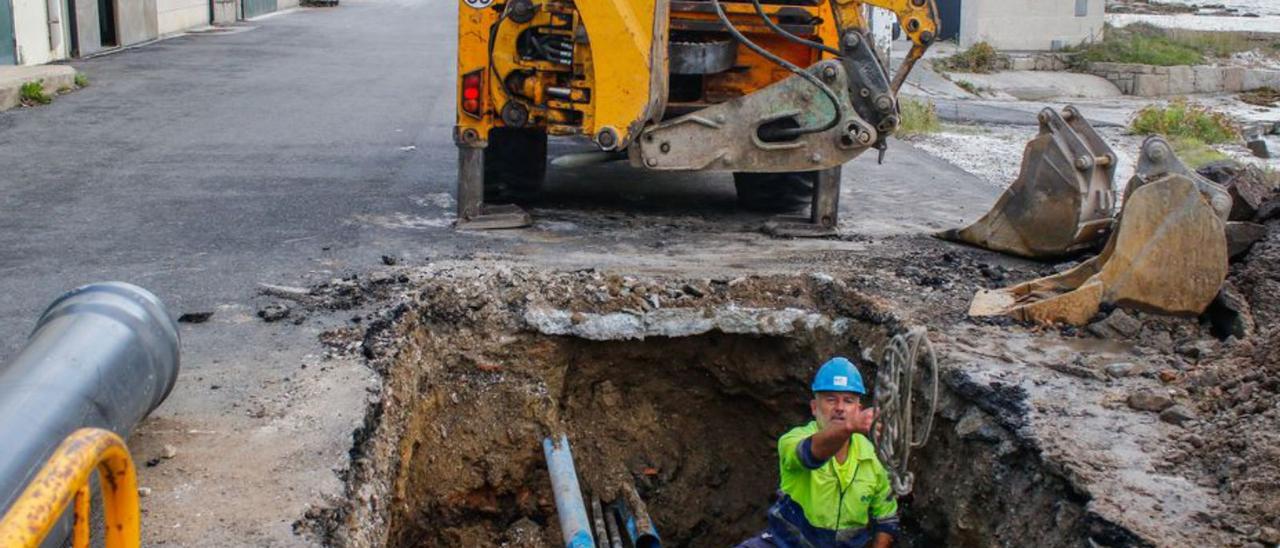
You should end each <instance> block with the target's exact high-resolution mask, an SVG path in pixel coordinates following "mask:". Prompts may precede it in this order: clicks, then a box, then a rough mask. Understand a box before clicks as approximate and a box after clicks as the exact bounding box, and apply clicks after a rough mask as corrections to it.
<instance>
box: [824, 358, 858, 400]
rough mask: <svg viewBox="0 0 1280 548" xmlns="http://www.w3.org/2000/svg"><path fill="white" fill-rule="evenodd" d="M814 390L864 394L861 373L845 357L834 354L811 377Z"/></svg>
mask: <svg viewBox="0 0 1280 548" xmlns="http://www.w3.org/2000/svg"><path fill="white" fill-rule="evenodd" d="M812 388H813V391H814V392H853V393H855V394H866V393H867V389H866V388H865V387H863V386H862V373H859V372H858V367H857V366H855V365H853V362H851V361H849V360H848V359H847V358H844V357H840V356H836V357H834V358H831V359H830V360H827V363H824V364H822V367H821V368H819V369H818V374H817V375H815V376H814V377H813V387H812Z"/></svg>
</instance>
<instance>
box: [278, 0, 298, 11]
mask: <svg viewBox="0 0 1280 548" xmlns="http://www.w3.org/2000/svg"><path fill="white" fill-rule="evenodd" d="M298 2H299V0H276V11H280V10H287V9H289V8H296V7H298Z"/></svg>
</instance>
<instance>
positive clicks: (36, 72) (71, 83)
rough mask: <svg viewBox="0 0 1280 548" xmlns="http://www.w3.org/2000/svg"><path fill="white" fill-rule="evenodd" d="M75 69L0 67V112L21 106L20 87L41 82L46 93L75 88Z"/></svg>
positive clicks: (66, 66)
mask: <svg viewBox="0 0 1280 548" xmlns="http://www.w3.org/2000/svg"><path fill="white" fill-rule="evenodd" d="M76 74H77V72H76V69H75V68H73V67H71V66H70V65H37V66H16V67H0V112H3V111H6V110H9V109H11V108H13V107H16V106H18V105H20V104H22V85H23V84H25V83H27V82H35V81H42V82H44V90H45V92H46V93H49V94H51V95H56V94H57V92H58V90H59V89H62V88H73V89H74V88H75V87H76Z"/></svg>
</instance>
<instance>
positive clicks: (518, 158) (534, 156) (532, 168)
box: [484, 127, 547, 203]
mask: <svg viewBox="0 0 1280 548" xmlns="http://www.w3.org/2000/svg"><path fill="white" fill-rule="evenodd" d="M546 179H547V134H546V133H544V132H542V131H539V130H536V129H524V128H511V127H498V128H493V129H492V130H490V131H489V145H488V146H487V147H485V149H484V201H485V202H490V203H502V202H520V201H524V200H528V199H529V198H532V197H534V196H535V195H536V194H537V193H538V191H539V190H541V189H542V183H543V181H546Z"/></svg>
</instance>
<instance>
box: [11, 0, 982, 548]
mask: <svg viewBox="0 0 1280 548" xmlns="http://www.w3.org/2000/svg"><path fill="white" fill-rule="evenodd" d="M456 5H457V4H456V3H455V2H448V1H445V0H394V1H371V0H344V1H343V3H342V5H341V6H339V7H337V8H332V9H303V10H298V11H295V12H291V13H284V14H279V15H275V16H270V17H268V18H264V19H261V20H258V21H254V22H248V23H244V24H242V25H239V26H237V27H232V28H231V29H230V30H229V31H226V32H209V33H200V34H191V35H186V36H182V37H177V38H173V39H168V40H164V41H161V42H158V43H155V44H151V45H147V46H144V47H139V48H136V49H132V50H129V51H124V52H121V53H117V54H113V55H108V56H103V57H99V58H94V59H89V60H84V61H78V62H76V63H74V64H75V66H76V68H78V69H80V70H81V71H82V72H84V73H85V74H86V75H88V77H89V79H90V82H91V85H90V86H89V87H88V88H86V89H83V90H80V91H77V92H74V93H72V94H69V95H66V96H62V97H59V98H58V99H57V100H56V101H55V102H54V103H53V104H52V105H49V106H45V107H38V108H29V109H15V110H12V111H8V112H4V113H0V318H3V319H2V320H0V357H3V356H10V355H12V354H13V353H14V352H16V351H17V350H18V349H19V348H20V346H21V344H22V341H23V340H24V338H25V336H26V334H27V332H28V331H29V329H30V328H31V326H32V324H33V323H34V321H35V319H36V316H37V315H38V314H39V312H40V311H41V309H42V308H43V307H44V306H45V305H46V304H47V303H48V302H50V301H51V300H52V299H54V298H55V297H56V296H57V295H59V294H60V293H62V292H63V291H66V290H68V289H70V288H72V287H75V286H77V285H80V284H84V283H89V282H94V281H102V280H123V281H128V282H132V283H136V284H138V285H141V286H143V287H146V288H148V289H150V290H152V291H154V292H155V293H157V294H158V295H159V296H160V297H161V299H162V300H164V302H165V303H167V304H168V305H169V307H170V308H171V310H172V311H173V312H174V313H175V314H182V313H186V312H201V311H212V312H214V316H213V318H212V319H211V320H210V321H209V322H208V323H204V324H198V325H192V324H184V325H183V326H182V336H183V372H182V375H181V377H180V379H179V382H178V386H177V388H176V389H175V391H174V393H173V394H172V396H171V397H170V398H169V400H168V401H167V402H166V403H165V404H164V405H163V406H162V407H161V408H160V409H159V410H158V411H157V412H156V413H155V414H153V417H152V418H151V419H149V420H148V421H147V422H146V423H145V424H144V425H142V427H141V428H140V430H139V433H138V434H136V435H135V436H134V438H133V439H131V441H130V444H131V447H132V448H133V450H134V452H135V454H136V455H137V458H138V459H139V460H140V461H145V460H148V459H150V458H151V457H152V456H154V455H156V454H158V453H160V451H161V447H162V446H163V445H166V444H168V445H173V446H175V447H176V448H177V451H178V455H177V456H176V457H175V458H174V459H171V460H165V461H164V462H162V463H161V464H159V465H157V466H155V467H154V468H151V467H148V468H144V469H142V470H141V476H142V481H143V485H146V486H148V487H151V488H153V495H152V497H151V498H149V499H147V500H145V501H144V507H145V508H146V509H147V510H146V512H147V513H146V515H145V516H144V528H145V529H146V531H147V537H146V541H147V542H146V543H147V544H148V545H166V544H170V545H184V546H190V545H202V544H205V545H268V544H292V543H294V542H297V540H298V539H297V538H295V537H292V532H291V528H290V525H291V523H292V522H293V520H295V519H297V518H298V517H300V516H301V514H302V513H303V511H304V510H305V508H306V507H307V505H308V504H314V503H317V502H319V500H320V498H321V497H322V496H323V495H324V494H326V493H330V494H331V493H334V492H336V490H337V487H338V480H337V479H336V476H335V475H334V474H333V472H332V470H333V469H334V468H338V467H341V466H342V463H343V459H345V458H346V449H347V447H348V445H349V443H350V432H351V429H352V428H353V427H354V426H355V424H357V423H358V421H359V420H360V419H361V417H362V415H363V411H364V401H365V397H366V394H365V388H366V387H367V386H370V384H371V383H374V382H376V379H374V378H373V374H372V373H371V372H369V371H367V370H366V369H364V368H363V366H362V365H361V364H359V363H356V362H354V361H351V360H333V361H329V362H326V365H325V366H324V367H309V368H306V369H302V368H301V365H303V364H313V365H315V364H318V363H319V360H318V358H317V357H316V355H317V354H319V353H320V346H319V344H318V343H317V340H316V336H317V335H318V334H319V333H320V332H321V331H323V330H325V329H328V328H331V327H333V326H337V325H343V324H344V323H345V322H346V321H347V320H348V317H347V316H344V315H340V314H334V315H329V316H312V317H309V318H307V320H306V321H305V322H303V323H302V324H301V325H293V324H292V323H272V324H265V323H263V322H261V321H259V320H258V319H257V318H256V317H255V316H254V312H255V311H256V310H257V308H258V307H259V306H260V305H262V304H264V303H265V302H267V301H266V300H264V299H263V298H262V297H260V296H258V295H257V294H256V287H257V285H258V284H259V283H264V282H265V283H274V284H287V285H308V284H312V283H316V282H321V281H324V280H328V279H330V278H333V277H337V276H341V275H343V274H345V273H349V272H364V271H368V270H370V269H374V268H380V264H381V259H380V258H381V257H382V256H383V255H390V256H395V257H397V258H399V259H400V261H401V263H402V264H407V265H415V264H423V263H425V262H428V261H440V260H445V259H471V258H480V259H495V258H498V259H510V260H518V261H525V262H532V263H537V264H543V265H547V266H551V267H558V266H582V265H592V266H601V265H603V266H604V267H606V268H609V267H612V268H620V269H629V268H647V269H659V270H666V271H680V270H681V269H683V268H686V267H692V265H712V266H718V267H723V266H724V265H730V266H734V267H738V268H744V269H749V268H751V265H752V264H753V263H752V261H756V260H763V259H767V258H768V256H770V255H771V254H774V253H783V252H788V253H793V252H801V251H805V252H824V251H830V250H839V251H846V252H850V253H852V252H856V251H857V250H858V249H860V248H861V247H865V245H867V244H866V243H865V241H864V240H859V239H858V238H846V239H845V240H843V241H842V240H821V241H817V242H812V241H810V242H777V241H773V240H770V239H768V238H766V237H764V236H762V235H759V234H757V233H755V232H754V228H755V226H756V225H758V224H759V223H760V222H762V221H763V220H764V219H763V218H760V217H756V216H753V215H749V214H745V213H742V212H739V211H737V210H736V209H735V207H734V202H733V190H732V184H731V183H730V180H729V178H728V177H727V176H726V175H723V174H704V175H678V176H673V177H663V178H659V177H655V176H654V175H653V174H646V173H643V172H639V171H635V170H631V169H629V168H626V167H625V166H620V165H613V166H603V167H593V168H588V169H582V170H576V171H573V172H565V171H561V170H558V169H553V170H552V180H553V182H552V184H550V185H549V188H548V192H547V197H546V198H545V199H543V200H542V201H541V202H540V203H539V204H537V205H538V207H537V208H535V209H534V213H535V215H536V216H537V217H538V219H539V222H538V225H537V226H535V227H534V228H533V229H526V230H521V231H510V232H502V233H486V234H459V233H456V232H454V231H453V230H452V229H451V228H450V227H449V222H450V220H451V219H452V209H453V207H454V206H453V201H452V195H453V184H454V168H455V149H454V147H453V144H452V140H451V127H452V120H453V115H454V106H453V102H454V100H453V83H454V65H453V63H454V27H453V25H454V21H455V17H456V9H457V8H456ZM555 148H556V149H563V148H565V146H564V145H557V147H555ZM873 156H874V155H868V156H867V157H864V158H860V159H859V160H857V161H856V162H854V163H852V164H851V165H850V166H848V167H846V169H845V188H844V194H843V196H842V210H843V215H844V220H843V223H842V230H843V231H844V232H845V233H846V235H849V236H865V237H871V238H894V237H898V236H902V235H910V234H919V233H922V232H926V231H929V230H934V229H939V228H944V227H946V226H950V225H952V224H956V223H959V222H962V221H964V220H966V219H972V218H973V217H974V216H976V215H978V214H980V213H981V212H982V210H983V209H984V208H985V207H986V205H988V204H989V203H990V202H991V201H992V199H993V198H994V196H995V194H996V192H997V190H996V189H993V188H991V187H989V186H988V185H987V184H986V183H983V182H981V181H979V180H978V179H977V178H975V177H973V176H971V175H969V174H967V173H965V172H963V171H960V170H959V169H957V168H955V167H953V166H951V165H949V164H946V163H945V162H942V161H941V160H938V159H936V158H933V157H931V156H928V155H927V154H924V153H922V152H919V151H917V150H915V149H912V148H911V147H909V146H907V145H905V144H901V143H899V144H896V145H895V146H894V147H893V148H892V150H891V151H890V154H889V157H888V159H887V161H886V163H885V164H884V165H879V166H878V165H876V164H875V162H874V158H873ZM690 227H692V228H690ZM860 246H861V247H860ZM730 256H732V257H730ZM285 439H287V440H288V441H289V443H281V440H285Z"/></svg>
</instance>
